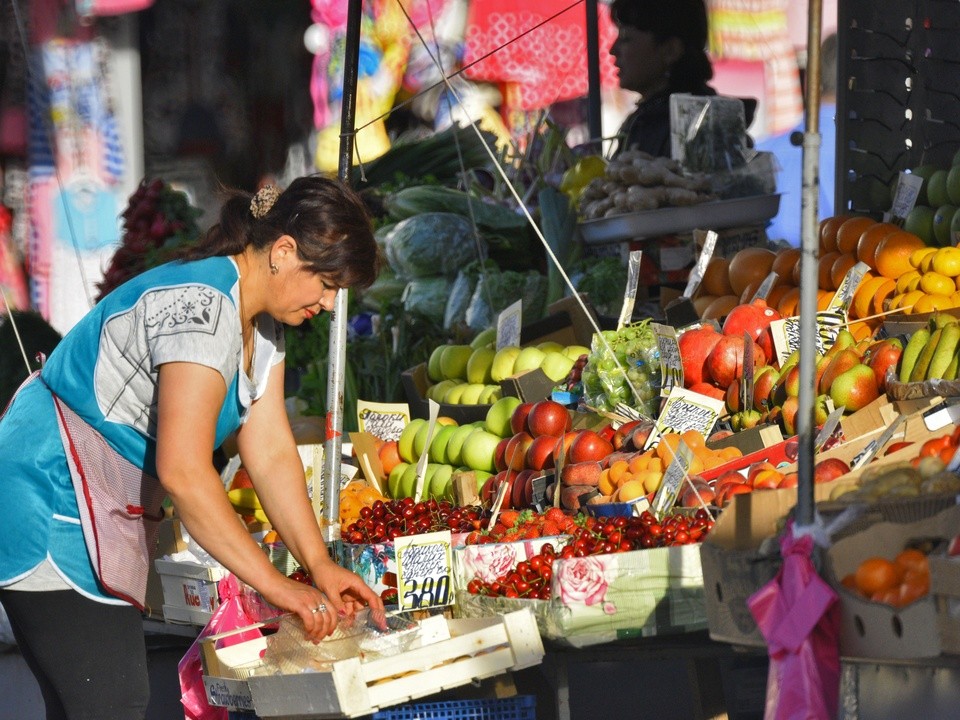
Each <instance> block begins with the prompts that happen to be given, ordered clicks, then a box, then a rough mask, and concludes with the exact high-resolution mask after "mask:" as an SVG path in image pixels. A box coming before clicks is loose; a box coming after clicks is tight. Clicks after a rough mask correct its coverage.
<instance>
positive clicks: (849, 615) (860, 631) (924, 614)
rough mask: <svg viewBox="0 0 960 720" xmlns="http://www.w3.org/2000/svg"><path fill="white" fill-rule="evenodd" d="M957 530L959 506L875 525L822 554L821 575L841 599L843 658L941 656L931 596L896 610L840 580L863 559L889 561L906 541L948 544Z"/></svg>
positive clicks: (959, 522)
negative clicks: (931, 540)
mask: <svg viewBox="0 0 960 720" xmlns="http://www.w3.org/2000/svg"><path fill="white" fill-rule="evenodd" d="M958 527H960V506H954V507H951V508H948V509H947V510H944V511H942V512H940V513H938V514H937V515H935V516H933V517H930V518H927V519H926V520H921V521H919V522H915V523H886V522H882V523H876V524H875V525H872V526H870V527H869V528H867V529H866V530H864V531H862V532H859V533H857V534H856V535H851V536H850V537H847V538H844V539H843V540H840V541H839V542H837V543H835V544H834V545H833V547H831V548H830V549H829V550H828V551H827V555H826V562H825V573H824V576H825V578H826V579H827V580H828V581H829V582H830V584H831V585H832V586H833V587H834V589H835V590H836V591H837V594H838V595H839V596H840V608H841V626H840V653H841V654H842V655H845V656H849V657H857V658H876V659H899V658H902V659H908V658H927V657H935V656H937V655H939V654H940V653H941V643H940V634H939V632H938V619H937V610H936V604H935V602H934V598H933V595H927V596H926V597H923V598H920V599H919V600H916V601H914V602H912V603H911V604H909V605H907V606H906V607H903V608H895V607H892V606H890V605H886V604H883V603H875V602H871V601H869V600H866V599H864V598H862V597H860V596H859V595H857V594H856V593H854V592H852V591H851V590H848V589H847V588H846V587H844V586H843V585H842V583H841V580H842V578H844V577H845V576H847V575H848V574H850V573H852V572H855V571H856V569H857V567H858V566H859V565H860V563H861V562H862V561H863V560H865V559H867V558H868V557H873V556H880V557H885V558H889V559H893V558H894V557H896V555H897V554H898V553H899V552H900V551H901V550H903V549H904V547H906V545H907V543H908V542H910V541H911V540H914V539H921V538H924V539H926V538H943V539H945V540H949V539H950V538H953V537H954V536H955V535H956V534H957V528H958ZM931 580H932V575H931Z"/></svg>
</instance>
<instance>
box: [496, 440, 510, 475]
mask: <svg viewBox="0 0 960 720" xmlns="http://www.w3.org/2000/svg"><path fill="white" fill-rule="evenodd" d="M509 442H510V438H508V437H505V438H503V439H502V440H501V441H500V442H498V443H497V447H496V449H495V450H494V451H493V467H494V469H495V470H496V471H497V472H500V471H501V470H506V469H507V444H508V443H509Z"/></svg>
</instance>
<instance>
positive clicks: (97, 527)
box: [54, 396, 166, 610]
mask: <svg viewBox="0 0 960 720" xmlns="http://www.w3.org/2000/svg"><path fill="white" fill-rule="evenodd" d="M54 402H55V404H56V407H57V421H58V424H59V426H60V436H61V439H62V440H63V448H64V451H65V452H66V455H67V464H68V465H69V467H70V475H71V477H72V478H73V486H74V490H75V492H76V494H77V505H78V506H79V508H80V524H81V526H82V527H83V537H84V541H85V542H86V545H87V552H88V553H89V555H90V560H91V562H92V563H93V567H94V569H95V570H96V573H97V577H98V578H99V580H100V583H101V584H102V585H103V587H104V588H105V589H106V590H107V592H109V593H110V594H111V595H114V596H116V597H118V598H120V599H122V600H126V601H127V602H129V603H132V604H133V605H136V606H137V607H138V608H140V609H141V610H142V609H143V607H144V601H145V599H146V592H147V574H148V571H149V569H150V563H151V562H152V559H153V549H154V548H155V547H156V544H157V533H158V531H159V529H160V521H161V520H162V519H163V510H162V507H161V506H162V503H163V499H164V497H165V495H166V491H165V490H164V489H163V486H162V485H161V484H160V482H159V481H158V480H157V479H156V478H154V477H152V476H151V475H148V474H146V473H145V472H143V470H141V469H140V468H138V467H136V466H135V465H133V464H131V463H130V462H129V461H127V460H126V459H124V458H123V457H121V456H120V455H119V454H118V453H117V452H116V451H115V450H114V449H113V448H112V447H110V445H109V444H108V443H107V441H106V440H104V439H103V436H102V435H100V433H98V432H97V431H96V430H94V429H93V428H92V427H90V425H88V424H87V423H86V422H84V421H83V420H82V419H81V418H80V417H79V416H78V415H77V414H76V413H74V412H73V411H72V410H71V409H70V408H68V407H67V406H66V405H65V404H64V403H62V402H61V401H60V399H59V398H57V397H56V396H54Z"/></svg>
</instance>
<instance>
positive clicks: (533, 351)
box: [513, 346, 546, 375]
mask: <svg viewBox="0 0 960 720" xmlns="http://www.w3.org/2000/svg"><path fill="white" fill-rule="evenodd" d="M544 357H546V353H545V352H543V350H541V349H540V348H538V347H533V346H530V347H525V348H523V349H522V350H521V351H520V354H519V355H517V359H516V360H515V361H514V364H513V374H514V375H517V374H519V373H522V372H526V371H527V370H536V369H537V368H538V367H540V363H542V362H543V358H544Z"/></svg>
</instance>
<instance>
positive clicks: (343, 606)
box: [310, 559, 386, 629]
mask: <svg viewBox="0 0 960 720" xmlns="http://www.w3.org/2000/svg"><path fill="white" fill-rule="evenodd" d="M310 577H311V579H312V580H313V582H314V584H316V586H317V588H319V589H320V590H321V591H322V592H323V594H324V595H325V597H326V598H327V606H328V607H330V608H332V610H333V612H334V613H336V615H337V616H338V617H340V618H349V617H351V616H353V614H354V613H356V612H357V611H358V610H360V609H361V608H363V607H365V606H369V608H370V615H371V617H373V619H374V620H375V622H376V623H377V625H378V626H379V627H380V628H381V629H385V628H386V614H385V611H384V607H383V600H381V599H380V596H379V595H377V594H376V593H375V592H374V591H373V590H371V589H370V587H368V586H367V584H366V583H365V582H363V580H361V579H360V576H359V575H357V574H356V573H353V572H351V571H349V570H347V569H346V568H343V567H340V566H339V565H337V564H336V563H335V562H333V560H329V559H328V560H326V561H324V562H321V563H320V564H319V566H316V567H312V568H310Z"/></svg>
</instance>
